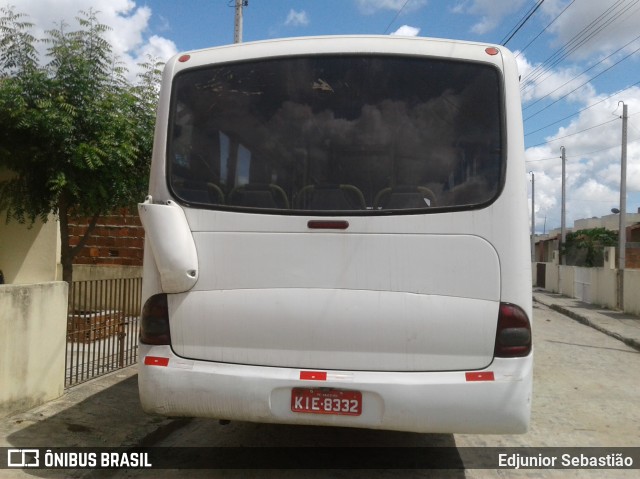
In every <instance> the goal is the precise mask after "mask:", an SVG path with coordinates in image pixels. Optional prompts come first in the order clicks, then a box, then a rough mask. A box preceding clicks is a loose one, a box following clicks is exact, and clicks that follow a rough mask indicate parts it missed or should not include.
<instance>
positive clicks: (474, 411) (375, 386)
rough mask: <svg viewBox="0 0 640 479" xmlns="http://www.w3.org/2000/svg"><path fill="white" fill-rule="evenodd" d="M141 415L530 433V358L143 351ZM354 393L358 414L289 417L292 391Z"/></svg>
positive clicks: (156, 348)
mask: <svg viewBox="0 0 640 479" xmlns="http://www.w3.org/2000/svg"><path fill="white" fill-rule="evenodd" d="M139 352H140V363H139V390H140V400H141V403H142V407H143V409H144V410H145V411H146V412H147V413H150V414H158V415H163V416H188V417H211V418H218V419H228V420H239V421H250V422H260V423H280V424H300V425H322V426H339V427H356V428H369V429H387V430H396V431H411V432H429V433H472V434H473V433H477V434H516V433H524V432H526V431H527V429H528V425H529V418H530V410H531V392H532V372H533V355H532V354H530V355H529V356H527V357H525V358H514V359H501V358H496V359H494V361H493V363H492V364H491V365H490V366H489V367H488V368H486V369H485V370H481V371H467V372H465V371H449V372H401V373H398V372H386V371H378V372H375V371H315V370H301V369H297V368H278V367H261V366H248V365H238V364H226V363H213V362H206V361H195V360H190V359H185V358H181V357H179V356H176V355H174V354H173V352H172V351H171V348H170V347H169V346H148V345H145V344H141V345H140V351H139ZM294 388H308V389H320V388H326V389H327V390H330V389H336V390H343V391H359V392H360V393H361V397H362V403H361V406H362V410H361V413H360V414H359V415H335V414H317V413H301V412H294V411H292V409H293V408H292V390H293V389H294Z"/></svg>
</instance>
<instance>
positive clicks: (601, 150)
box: [525, 115, 640, 163]
mask: <svg viewBox="0 0 640 479" xmlns="http://www.w3.org/2000/svg"><path fill="white" fill-rule="evenodd" d="M631 116H633V115H631ZM637 141H640V137H638V138H636V139H635V140H630V141H628V142H627V143H628V144H629V145H630V144H631V143H635V142H637ZM542 144H543V145H546V143H542ZM536 146H540V145H536ZM529 148H533V146H531V147H529ZM614 148H620V144H619V143H618V144H615V145H613V146H608V147H606V148H600V149H599V150H594V151H589V152H588V153H582V154H580V155H571V156H567V159H573V158H585V157H588V156H591V155H594V154H596V153H602V152H603V151H607V150H613V149H614ZM558 158H560V156H550V157H549V158H537V159H535V160H525V163H537V162H540V161H550V160H557V159H558Z"/></svg>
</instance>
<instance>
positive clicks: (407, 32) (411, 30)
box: [391, 25, 420, 37]
mask: <svg viewBox="0 0 640 479" xmlns="http://www.w3.org/2000/svg"><path fill="white" fill-rule="evenodd" d="M419 33H420V29H419V28H416V27H411V26H409V25H402V26H401V27H400V28H398V29H397V30H396V31H395V32H393V33H392V34H391V35H399V36H405V37H417V36H418V34H419Z"/></svg>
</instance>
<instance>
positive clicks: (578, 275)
mask: <svg viewBox="0 0 640 479" xmlns="http://www.w3.org/2000/svg"><path fill="white" fill-rule="evenodd" d="M591 270H592V268H576V269H575V276H574V278H573V291H574V297H575V298H576V299H579V300H580V301H584V302H585V303H591Z"/></svg>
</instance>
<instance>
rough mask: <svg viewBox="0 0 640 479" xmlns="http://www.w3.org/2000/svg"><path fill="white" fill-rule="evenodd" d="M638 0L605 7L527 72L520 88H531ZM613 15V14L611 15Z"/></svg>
mask: <svg viewBox="0 0 640 479" xmlns="http://www.w3.org/2000/svg"><path fill="white" fill-rule="evenodd" d="M638 1H639V0H634V1H633V2H632V3H631V4H629V5H627V6H626V7H624V9H623V10H621V11H618V12H616V10H617V9H618V7H620V6H621V5H620V4H621V3H623V2H624V0H617V1H616V3H615V4H613V5H612V6H610V7H609V8H607V9H606V10H605V11H604V12H603V13H601V14H600V15H599V16H598V17H596V18H595V19H594V20H593V21H591V23H589V24H588V25H587V26H586V27H584V28H583V29H582V30H581V31H580V32H578V33H577V34H576V35H575V36H574V37H573V38H572V39H571V40H569V41H568V42H567V43H566V44H565V45H564V46H562V47H561V48H559V49H558V50H556V52H554V53H553V54H552V55H551V56H550V57H549V58H547V59H546V60H545V61H544V62H542V63H541V64H540V65H538V66H537V67H536V68H534V69H533V70H532V71H531V72H530V73H529V74H527V75H526V76H525V77H524V78H523V79H522V87H521V89H522V90H523V91H524V90H526V89H527V87H529V88H531V87H532V84H533V82H535V81H536V80H537V79H539V78H540V77H541V76H542V75H544V74H545V73H547V72H549V71H550V70H551V69H552V68H553V67H554V66H556V65H557V64H558V63H560V62H561V61H562V60H564V59H565V58H566V57H567V56H569V55H571V54H572V53H574V52H575V51H576V50H577V49H578V48H580V47H582V46H583V45H584V44H585V43H586V42H588V41H589V40H591V39H593V38H594V37H595V36H596V35H597V34H598V33H600V32H601V31H602V30H603V29H604V28H606V27H607V26H609V25H610V24H611V23H613V22H614V21H615V20H617V19H618V18H620V16H621V15H623V14H624V13H625V12H627V11H628V10H629V9H630V8H632V7H633V6H634V5H635V4H637V3H638ZM612 15H613V16H612Z"/></svg>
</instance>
